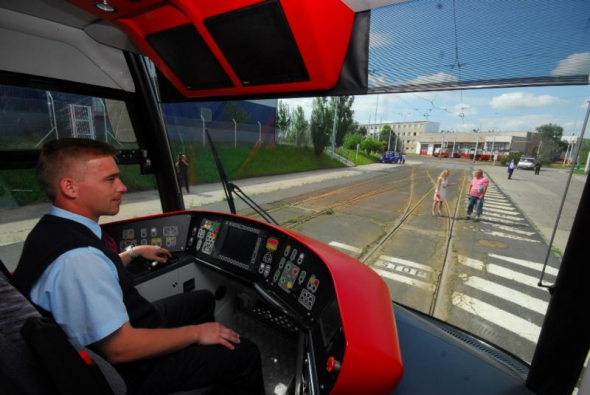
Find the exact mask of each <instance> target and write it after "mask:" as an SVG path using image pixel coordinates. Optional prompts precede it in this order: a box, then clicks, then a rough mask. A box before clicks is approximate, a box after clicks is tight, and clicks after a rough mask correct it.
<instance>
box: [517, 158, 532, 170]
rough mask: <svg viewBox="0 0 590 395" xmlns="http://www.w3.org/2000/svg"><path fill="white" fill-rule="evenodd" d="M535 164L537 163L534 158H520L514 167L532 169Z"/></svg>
mask: <svg viewBox="0 0 590 395" xmlns="http://www.w3.org/2000/svg"><path fill="white" fill-rule="evenodd" d="M535 164H537V160H536V159H535V158H520V161H519V162H518V165H516V168H517V169H525V170H533V169H534V168H535Z"/></svg>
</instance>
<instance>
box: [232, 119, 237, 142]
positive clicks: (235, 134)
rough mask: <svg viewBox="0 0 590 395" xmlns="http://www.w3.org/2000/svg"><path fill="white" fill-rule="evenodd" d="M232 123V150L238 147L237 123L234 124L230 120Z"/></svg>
mask: <svg viewBox="0 0 590 395" xmlns="http://www.w3.org/2000/svg"><path fill="white" fill-rule="evenodd" d="M232 121H234V148H237V147H238V123H237V122H236V120H235V119H232Z"/></svg>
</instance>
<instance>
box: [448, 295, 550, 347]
mask: <svg viewBox="0 0 590 395" xmlns="http://www.w3.org/2000/svg"><path fill="white" fill-rule="evenodd" d="M452 303H453V305H454V306H456V307H458V308H460V309H462V310H465V311H467V312H468V313H470V314H473V315H476V316H478V317H481V318H483V319H484V320H486V321H489V322H491V323H493V324H495V325H498V326H500V327H502V328H505V329H507V330H509V331H511V332H513V333H516V334H517V335H518V336H520V337H523V338H525V339H527V340H530V341H531V342H533V343H536V342H537V340H538V338H539V334H540V333H541V327H539V326H538V325H535V324H533V323H531V322H529V321H527V320H525V319H523V318H520V317H518V316H516V315H514V314H511V313H509V312H507V311H504V310H502V309H499V308H497V307H495V306H492V305H491V304H489V303H485V302H482V301H481V300H478V299H475V298H473V297H471V296H468V295H466V294H463V293H459V292H453V302H452Z"/></svg>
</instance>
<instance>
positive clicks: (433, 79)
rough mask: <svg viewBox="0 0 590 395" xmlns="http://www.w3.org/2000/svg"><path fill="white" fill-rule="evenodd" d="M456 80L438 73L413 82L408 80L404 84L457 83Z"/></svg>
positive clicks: (415, 79) (453, 77)
mask: <svg viewBox="0 0 590 395" xmlns="http://www.w3.org/2000/svg"><path fill="white" fill-rule="evenodd" d="M457 81H458V79H457V77H455V76H454V75H452V74H447V73H443V72H442V71H441V72H440V73H436V74H432V75H421V76H419V77H417V78H414V79H413V80H408V81H405V82H404V85H405V84H408V85H410V84H440V83H445V82H457Z"/></svg>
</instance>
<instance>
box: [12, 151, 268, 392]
mask: <svg viewBox="0 0 590 395" xmlns="http://www.w3.org/2000/svg"><path fill="white" fill-rule="evenodd" d="M116 155H117V150H116V149H114V148H113V147H111V146H110V145H108V144H106V143H102V142H99V141H94V140H88V139H62V140H56V141H52V142H49V143H47V144H45V145H44V147H43V149H42V151H41V156H40V159H39V163H38V165H37V180H38V182H39V183H40V185H41V187H42V188H43V190H44V191H45V192H46V193H47V195H48V197H49V199H50V200H51V202H52V206H51V209H50V211H49V213H48V214H46V215H45V216H43V217H42V218H41V220H40V221H39V223H38V224H37V225H36V226H35V228H34V229H33V230H32V231H31V233H30V235H29V236H28V238H27V240H26V241H25V245H24V249H23V254H22V257H21V259H20V262H19V264H18V267H17V269H16V271H15V273H14V276H13V283H14V285H15V286H16V287H17V288H18V289H19V290H20V291H21V292H22V293H23V294H24V295H27V296H28V297H29V298H30V300H31V301H32V302H33V303H34V304H35V305H36V306H38V307H39V308H41V309H42V310H45V311H46V312H48V313H49V314H51V316H52V317H53V318H54V319H55V321H56V322H57V324H58V325H59V326H60V327H61V328H62V329H63V330H64V332H65V333H66V334H67V336H68V338H69V339H70V340H71V341H73V342H76V343H79V344H81V345H84V346H90V348H92V349H94V350H95V351H97V352H98V353H99V354H101V355H102V356H104V357H105V358H106V359H107V360H108V361H109V362H111V363H112V364H113V365H114V366H115V368H116V369H117V370H118V371H119V373H120V374H121V376H122V377H123V378H124V380H125V382H126V384H127V387H128V393H129V394H166V393H171V392H177V391H186V390H191V389H197V388H202V387H207V386H214V387H216V388H217V389H218V391H219V393H223V394H263V393H264V386H263V381H262V371H261V358H260V352H259V350H258V348H257V347H256V345H254V344H253V343H251V342H250V341H248V340H247V339H245V338H241V337H240V335H239V334H238V333H236V332H234V331H233V330H231V329H229V328H227V327H225V326H223V325H221V324H219V323H216V322H214V317H213V311H214V307H215V299H214V297H213V295H212V294H211V293H210V292H209V291H195V292H189V293H185V294H182V295H177V296H173V297H170V298H167V299H164V300H163V301H160V302H156V303H154V304H151V303H150V302H148V301H147V300H146V299H144V298H143V297H142V296H140V294H139V293H138V292H137V291H136V290H135V288H134V287H133V281H132V277H131V275H130V274H129V273H128V272H127V271H126V270H125V268H124V266H125V265H126V264H128V263H129V262H130V261H131V260H132V259H134V258H135V257H137V256H142V257H144V258H146V259H148V260H157V261H159V262H165V261H166V260H167V259H168V258H169V257H170V256H171V255H170V252H169V251H168V250H166V249H164V248H161V247H157V246H137V247H134V248H133V249H131V250H129V251H125V252H123V253H121V254H119V255H117V254H116V253H114V252H112V251H111V250H110V249H109V248H108V247H107V246H106V245H105V244H104V243H103V242H102V241H101V228H100V226H99V225H98V220H99V218H100V217H101V216H103V215H115V214H117V213H118V212H119V206H120V205H121V197H122V195H123V194H124V193H125V192H126V191H127V188H126V186H125V185H124V184H123V182H122V181H121V179H120V178H119V170H118V167H117V164H116V162H115V156H116Z"/></svg>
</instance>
